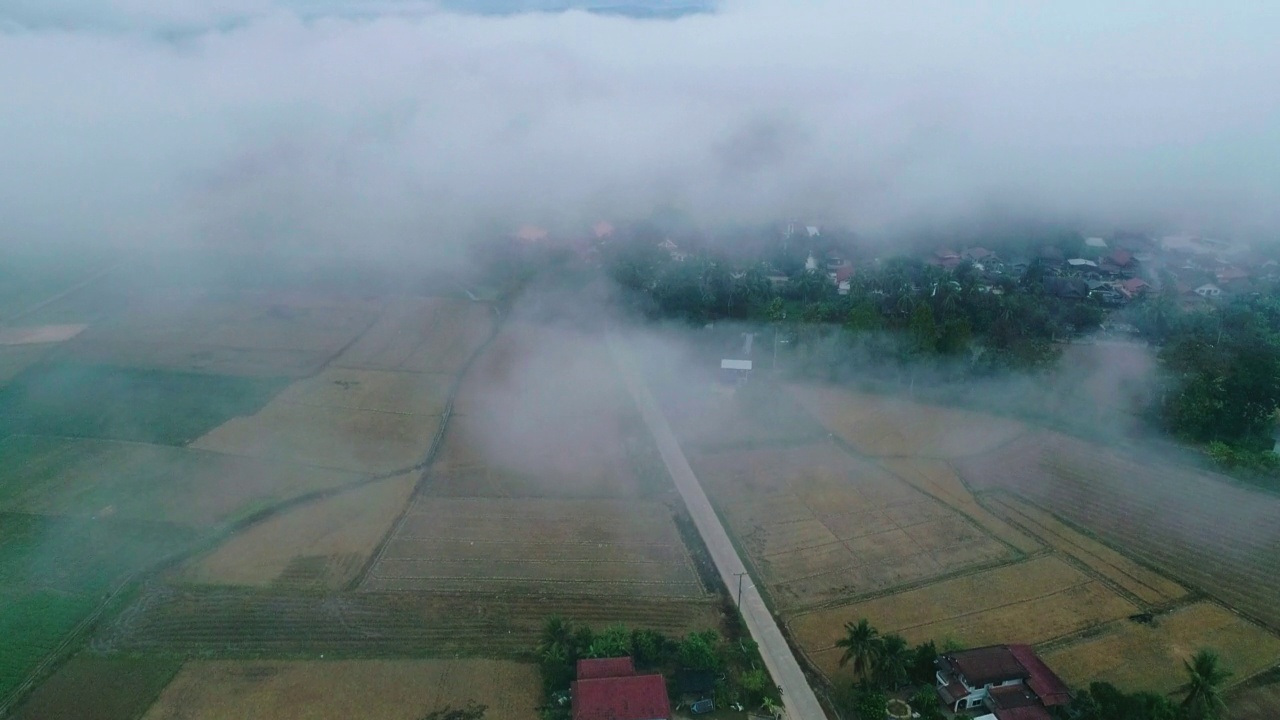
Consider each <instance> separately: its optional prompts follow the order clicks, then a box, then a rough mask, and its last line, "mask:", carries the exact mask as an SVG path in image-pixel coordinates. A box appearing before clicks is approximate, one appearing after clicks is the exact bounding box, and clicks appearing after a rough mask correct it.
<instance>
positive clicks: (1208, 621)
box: [1045, 602, 1280, 693]
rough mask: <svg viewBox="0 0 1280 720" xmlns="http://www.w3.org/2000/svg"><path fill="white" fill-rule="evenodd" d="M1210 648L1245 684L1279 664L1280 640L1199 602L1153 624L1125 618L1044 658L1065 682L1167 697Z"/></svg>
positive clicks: (1223, 610)
mask: <svg viewBox="0 0 1280 720" xmlns="http://www.w3.org/2000/svg"><path fill="white" fill-rule="evenodd" d="M1203 648H1210V649H1212V650H1213V651H1214V652H1216V653H1218V655H1219V656H1220V657H1221V658H1222V662H1223V665H1224V666H1225V667H1226V668H1227V669H1228V670H1230V671H1231V673H1232V678H1231V680H1229V681H1228V682H1240V681H1242V680H1245V679H1247V678H1248V677H1249V676H1251V675H1254V674H1255V673H1258V672H1260V671H1262V670H1264V669H1266V668H1268V667H1271V666H1272V665H1275V664H1276V663H1277V662H1280V637H1277V636H1275V635H1274V634H1272V633H1269V632H1267V631H1266V630H1264V629H1263V628H1261V627H1258V626H1257V625H1254V624H1253V623H1251V622H1249V621H1247V620H1245V619H1244V618H1242V617H1240V616H1239V615H1236V614H1234V613H1232V612H1230V611H1228V610H1226V609H1224V608H1222V607H1221V606H1219V605H1216V604H1214V603H1209V602H1200V603H1195V604H1193V605H1188V606H1186V607H1183V608H1179V609H1177V610H1175V611H1173V612H1170V613H1168V614H1163V615H1157V616H1156V619H1155V621H1154V622H1153V623H1151V624H1150V625H1143V624H1139V623H1136V622H1131V621H1128V620H1122V621H1120V622H1118V623H1116V625H1115V626H1114V628H1112V629H1111V630H1110V632H1108V633H1106V634H1105V635H1101V636H1098V637H1090V638H1088V639H1085V640H1082V641H1080V642H1077V643H1074V644H1071V645H1068V646H1066V647H1060V648H1055V649H1054V650H1052V651H1050V652H1048V653H1046V654H1045V661H1046V662H1048V663H1049V665H1050V666H1052V667H1053V669H1054V670H1055V671H1057V672H1058V674H1060V675H1061V676H1062V677H1063V679H1064V680H1066V681H1067V682H1068V683H1070V684H1072V685H1075V686H1084V685H1087V684H1088V683H1090V682H1093V681H1095V680H1105V681H1107V682H1110V683H1113V684H1115V685H1116V686H1117V687H1120V688H1122V689H1124V690H1129V691H1137V690H1147V691H1152V692H1158V693H1168V692H1172V691H1174V690H1176V689H1177V688H1178V687H1179V686H1180V685H1181V684H1182V683H1183V682H1184V681H1185V677H1186V672H1185V670H1184V669H1183V664H1182V663H1183V661H1184V660H1186V659H1188V658H1190V657H1191V656H1192V655H1193V654H1195V653H1196V651H1198V650H1201V649H1203Z"/></svg>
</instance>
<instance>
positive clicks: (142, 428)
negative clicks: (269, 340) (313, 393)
mask: <svg viewBox="0 0 1280 720" xmlns="http://www.w3.org/2000/svg"><path fill="white" fill-rule="evenodd" d="M283 386H284V382H282V381H281V380H279V379H274V378H243V377H225V376H217V375H202V374H195V373H179V372H168V371H161V370H142V369H137V368H122V367H108V366H97V365H75V364H69V363H63V362H59V363H56V364H52V363H50V364H41V365H36V366H34V367H31V368H29V369H28V370H27V371H26V372H24V373H22V374H21V375H19V376H17V377H15V378H14V379H13V380H11V381H10V382H9V384H8V385H7V386H6V387H4V389H3V390H0V435H8V434H32V435H62V436H67V437H93V438H103V439H110V440H131V441H135V442H149V443H158V444H163V445H182V444H185V443H187V442H189V441H191V440H193V439H195V438H197V437H199V436H200V435H201V434H203V433H205V432H207V431H209V430H211V429H213V428H215V427H217V426H218V425H219V424H220V423H222V422H225V421H226V420H227V419H228V418H232V417H235V416H237V415H244V414H248V413H252V412H255V411H256V410H258V409H259V408H261V407H262V406H263V405H264V404H265V403H267V402H268V401H269V400H270V399H271V397H272V396H274V395H275V393H276V392H278V391H279V390H280V389H281V388H282V387H283Z"/></svg>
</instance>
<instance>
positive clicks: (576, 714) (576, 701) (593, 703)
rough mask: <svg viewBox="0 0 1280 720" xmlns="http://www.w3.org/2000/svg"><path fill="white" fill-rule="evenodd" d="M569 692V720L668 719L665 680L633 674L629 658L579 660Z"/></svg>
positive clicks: (668, 708) (634, 671) (657, 676)
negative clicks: (570, 714)
mask: <svg viewBox="0 0 1280 720" xmlns="http://www.w3.org/2000/svg"><path fill="white" fill-rule="evenodd" d="M569 692H570V695H571V698H572V700H571V702H572V708H573V720H671V699H670V698H669V697H667V681H666V679H665V678H663V677H662V676H661V675H656V674H655V675H637V674H636V669H635V665H634V664H633V663H632V662H631V658H629V657H617V658H601V659H591V660H579V661H578V679H577V680H575V681H574V682H573V684H572V685H570V689H569Z"/></svg>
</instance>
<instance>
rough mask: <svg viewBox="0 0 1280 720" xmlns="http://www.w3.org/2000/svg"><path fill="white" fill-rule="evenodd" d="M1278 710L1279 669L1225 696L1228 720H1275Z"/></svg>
mask: <svg viewBox="0 0 1280 720" xmlns="http://www.w3.org/2000/svg"><path fill="white" fill-rule="evenodd" d="M1276 708H1280V668H1277V669H1273V670H1271V671H1269V672H1268V673H1266V676H1265V677H1262V678H1259V680H1258V681H1255V682H1251V683H1249V684H1248V685H1247V686H1245V687H1241V688H1238V689H1236V690H1235V691H1234V692H1231V693H1228V695H1227V718H1228V719H1229V720H1275V717H1276Z"/></svg>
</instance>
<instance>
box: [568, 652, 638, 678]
mask: <svg viewBox="0 0 1280 720" xmlns="http://www.w3.org/2000/svg"><path fill="white" fill-rule="evenodd" d="M635 674H636V667H635V665H634V664H632V662H631V658H629V657H616V658H591V659H587V660H579V661H578V679H579V680H592V679H594V678H610V677H627V676H629V675H635Z"/></svg>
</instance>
